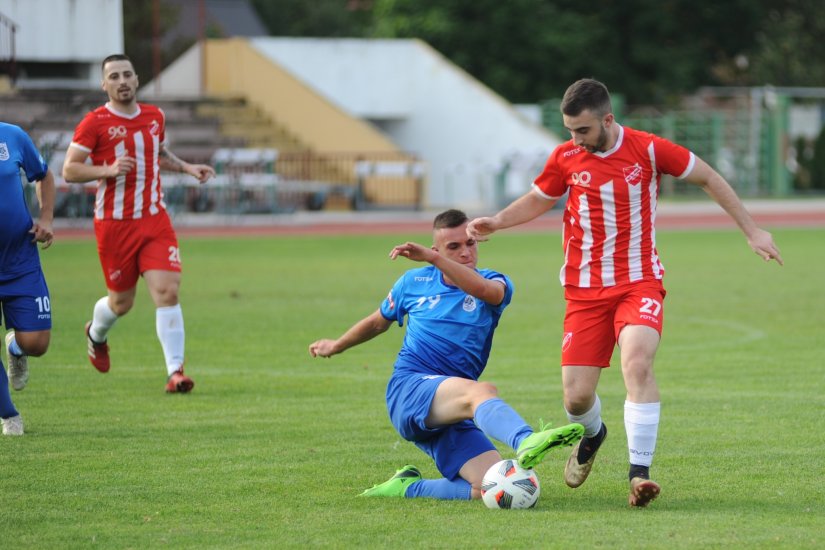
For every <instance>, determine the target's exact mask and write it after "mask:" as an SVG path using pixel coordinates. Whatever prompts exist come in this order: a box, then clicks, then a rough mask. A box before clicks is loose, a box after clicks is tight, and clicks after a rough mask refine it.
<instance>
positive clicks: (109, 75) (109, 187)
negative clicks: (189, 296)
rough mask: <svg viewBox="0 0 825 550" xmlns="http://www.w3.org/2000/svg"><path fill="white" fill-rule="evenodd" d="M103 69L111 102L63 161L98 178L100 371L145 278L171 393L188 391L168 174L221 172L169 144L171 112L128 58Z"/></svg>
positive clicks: (83, 125)
mask: <svg viewBox="0 0 825 550" xmlns="http://www.w3.org/2000/svg"><path fill="white" fill-rule="evenodd" d="M102 70H103V84H102V88H103V90H104V91H105V92H106V93H107V95H108V96H109V101H108V102H107V103H106V104H105V105H103V106H101V107H98V108H97V109H95V110H94V111H92V112H90V113H88V114H87V115H86V116H85V117H84V118H83V120H82V121H81V122H80V124H78V126H77V128H76V129H75V133H74V137H73V139H72V143H71V145H70V146H69V150H68V152H67V153H66V161H65V163H64V165H63V177H64V178H65V179H66V181H68V182H75V183H85V182H89V181H95V180H97V182H98V186H97V195H96V199H95V222H94V223H95V235H96V237H97V249H98V255H99V257H100V263H101V266H102V268H103V274H104V276H105V278H106V286H107V288H108V294H107V296H104V297H103V298H101V299H100V300H98V301H97V303H96V304H95V307H94V313H93V316H92V320H91V321H90V322H88V323H87V324H86V339H87V346H88V353H89V360H90V361H91V363H92V365H94V367H95V368H96V369H97V370H99V371H100V372H108V370H109V366H110V360H109V346H108V343H107V335H108V333H109V330H110V329H111V328H112V326H113V325H114V324H115V321H117V319H118V318H119V317H121V316H123V315H125V314H126V313H128V312H129V310H131V309H132V306H133V305H134V300H135V292H136V288H137V281H138V278H139V277H141V276H142V277H143V279H144V280H145V281H146V286H147V287H148V289H149V293H150V295H151V296H152V300H153V301H154V302H155V306H156V308H157V309H156V330H157V334H158V339H159V340H160V344H161V347H162V348H163V354H164V357H165V360H166V370H167V374H168V379H167V383H166V391H167V392H170V393H172V392H181V393H186V392H189V391H191V390H192V388H193V387H194V382H193V381H192V379H191V378H189V377H188V376H186V375H185V374H184V373H183V362H184V329H183V313H182V311H181V307H180V303H179V302H178V291H179V288H180V281H181V263H180V250H179V248H178V241H177V236H176V235H175V230H174V228H173V227H172V223H171V221H170V220H169V216H168V214H167V213H166V205H165V204H164V202H163V189H162V187H161V176H160V171H161V169H164V170H170V171H174V172H181V173H184V174H189V175H191V176H192V177H194V178H195V179H197V180H198V181H199V182H200V183H203V182H205V181H207V180H208V179H209V178H211V177H212V176H213V175H214V174H215V171H214V170H213V169H212V168H211V167H210V166H207V165H205V164H189V163H187V162H184V161H182V160H181V159H179V158H178V157H176V156H175V155H174V154H173V153H172V152H171V151H169V150H168V149H167V148H166V146H165V143H164V141H165V129H166V120H165V116H164V114H163V111H162V110H160V109H159V108H158V107H156V106H154V105H149V104H146V103H138V102H137V87H138V76H137V74H135V70H134V67H133V65H132V62H131V61H130V60H129V58H128V57H127V56H125V55H122V54H116V55H111V56H109V57H107V58H106V59H104V60H103V63H102ZM87 161H89V162H87Z"/></svg>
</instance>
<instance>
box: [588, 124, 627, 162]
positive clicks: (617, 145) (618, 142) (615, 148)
mask: <svg viewBox="0 0 825 550" xmlns="http://www.w3.org/2000/svg"><path fill="white" fill-rule="evenodd" d="M614 124H616V126H618V127H619V137H617V138H616V143H615V145H613V147H611V148H610V149H608V150H607V151H598V152H596V153H593V154H594V155H596V156H598V157H602V158H604V157H609V156H610V155H612V154H613V153H615V152H616V151H618V150H619V148H620V147H621V146H622V141H624V126H622V125H621V124H619V123H618V122H615V123H614Z"/></svg>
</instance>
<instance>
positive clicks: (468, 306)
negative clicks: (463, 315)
mask: <svg viewBox="0 0 825 550" xmlns="http://www.w3.org/2000/svg"><path fill="white" fill-rule="evenodd" d="M475 310H476V299H475V298H473V297H472V296H466V297H465V298H464V311H467V312H470V311H475Z"/></svg>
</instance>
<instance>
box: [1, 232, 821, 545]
mask: <svg viewBox="0 0 825 550" xmlns="http://www.w3.org/2000/svg"><path fill="white" fill-rule="evenodd" d="M774 235H775V238H776V240H777V243H778V244H779V246H780V248H781V249H782V253H783V256H784V259H785V262H786V265H785V267H782V268H780V267H778V266H777V265H775V264H764V263H763V262H762V261H761V260H760V259H759V258H757V257H756V256H755V255H754V254H753V253H752V252H750V250H749V249H748V247H747V245H746V243H745V242H744V239H743V238H742V237H741V235H740V234H739V233H736V232H733V231H721V232H667V231H662V232H660V234H659V249H660V252H661V256H662V259H663V262H664V264H665V267H666V269H667V275H666V277H665V283H666V288H667V290H668V297H667V300H666V302H665V311H666V321H665V338H664V340H663V342H662V346H661V348H660V351H659V354H658V358H657V364H656V373H657V378H658V381H659V384H660V387H661V391H662V395H663V405H662V424H661V426H660V432H659V441H658V447H657V457H656V460H655V462H654V467H653V470H652V474H653V477H654V478H655V479H656V480H657V481H658V482H660V483H661V485H662V494H661V496H660V498H659V499H658V500H657V501H655V502H654V503H653V505H652V506H651V507H649V508H647V509H629V508H628V507H627V504H626V499H627V477H626V476H627V464H626V463H627V450H626V442H625V438H624V427H623V420H622V403H623V400H624V390H623V385H622V381H621V374H620V370H619V368H618V365H617V364H616V362H615V361H614V366H613V367H612V368H611V369H610V370H608V371H607V372H605V373H604V375H603V376H602V382H601V385H600V388H599V393H600V396H601V399H602V403H603V409H604V419H605V421H606V423H607V424H608V426H609V428H611V433H610V437H609V438H608V440H607V442H606V443H605V446H604V447H603V449H602V451H601V452H600V454H599V459H598V460H597V462H596V466H595V468H594V472H593V474H592V476H591V478H590V479H589V480H588V482H587V483H586V484H585V485H584V486H582V487H581V488H580V489H577V490H575V491H574V490H571V489H568V488H567V487H566V486H565V485H564V482H563V480H562V477H561V473H562V469H563V465H564V462H565V461H566V459H567V454H568V450H567V449H564V450H562V451H560V452H557V453H556V454H555V455H551V456H549V457H548V458H547V459H546V460H545V462H544V463H542V464H541V465H540V466H539V467H538V468H537V472H538V474H539V477H540V479H541V483H542V495H541V499H540V501H539V503H538V506H537V508H535V509H533V510H527V511H492V510H488V509H486V508H485V507H484V506H483V504H481V502H478V501H475V502H439V501H433V500H403V499H398V500H395V499H389V500H386V499H384V500H380V499H361V498H357V497H356V495H357V494H358V493H359V492H361V491H362V490H363V489H364V488H366V487H369V486H371V485H372V484H373V483H377V482H380V481H383V480H384V479H386V478H387V477H388V476H390V475H391V474H392V473H393V472H394V471H395V469H396V468H398V467H399V466H401V465H403V464H406V463H413V464H416V465H418V466H419V467H420V468H421V470H422V472H423V473H424V474H425V476H428V477H433V476H435V475H436V474H437V472H436V470H435V468H434V466H433V465H432V464H431V462H430V461H429V459H428V458H427V457H426V456H425V455H424V454H423V453H421V452H420V451H419V450H418V449H417V448H415V446H414V445H412V444H410V443H407V442H405V441H402V440H401V439H400V438H399V437H398V436H397V435H396V433H395V431H394V430H393V428H392V426H391V425H390V423H389V420H388V419H387V415H386V410H385V406H384V389H385V384H386V380H387V378H388V376H389V374H390V371H391V369H392V363H393V360H394V357H395V353H396V352H397V350H398V347H399V345H400V342H401V338H402V335H403V330H402V329H399V328H397V327H395V328H393V329H391V330H390V331H389V332H388V333H387V334H385V335H383V336H382V337H379V338H377V339H376V340H373V341H371V342H368V343H366V344H364V345H362V346H360V347H358V348H354V349H352V350H350V351H349V352H347V353H345V354H343V355H339V356H336V357H334V358H332V359H326V360H322V359H312V358H310V357H309V355H308V353H307V346H308V344H309V343H310V342H311V341H313V340H315V339H317V338H320V337H337V336H338V335H339V334H340V333H341V332H342V331H344V330H345V329H346V328H348V327H349V326H350V324H351V323H353V322H354V321H356V320H358V319H360V318H361V317H363V316H365V315H367V314H368V313H370V312H372V311H374V310H375V308H377V307H378V305H379V303H380V301H381V300H382V299H383V298H384V296H385V295H386V292H387V290H388V289H389V288H390V286H391V284H392V283H393V282H394V281H395V279H396V278H397V276H398V275H399V274H400V273H401V272H402V271H403V270H405V269H408V268H410V267H412V266H413V264H412V263H410V262H409V261H407V260H398V261H395V262H391V261H390V260H389V259H388V258H387V254H388V252H389V249H390V248H391V246H392V245H394V244H396V243H398V242H402V241H404V240H408V239H417V240H420V241H422V242H429V236H428V235H423V234H418V235H390V236H377V235H371V236H358V237H349V236H347V237H341V236H338V237H288V238H285V237H267V238H264V237H259V238H243V239H237V238H231V239H230V238H223V239H205V238H204V239H191V238H190V239H184V240H183V241H182V251H183V259H184V266H185V276H184V286H183V289H182V303H183V307H184V315H185V319H186V335H187V372H188V373H189V374H190V375H191V376H192V377H193V378H194V379H195V381H196V384H197V385H196V387H195V390H194V392H193V393H192V394H190V395H166V394H165V393H164V392H163V385H164V382H165V369H164V367H163V362H162V354H161V351H160V347H159V345H158V343H157V339H156V336H155V328H154V310H153V307H152V306H151V303H150V300H149V297H148V294H147V293H146V290H145V287H144V286H143V284H142V283H141V286H140V289H139V295H138V300H137V304H136V306H135V309H134V310H133V311H132V312H131V313H130V314H129V315H128V316H127V317H125V318H124V319H122V320H121V321H120V322H119V324H118V325H117V326H116V328H115V329H114V331H113V332H112V333H111V335H110V344H111V346H112V365H113V366H112V370H111V371H110V372H109V373H108V374H106V375H102V374H99V373H98V372H97V371H95V370H94V369H93V368H92V367H91V366H90V365H89V364H88V361H87V360H86V357H85V342H84V338H83V323H84V322H85V321H86V320H87V319H88V318H89V317H90V315H91V308H92V305H93V303H94V301H95V300H96V299H97V298H98V297H100V296H101V295H102V294H103V292H104V288H103V281H102V276H101V274H100V269H99V266H98V263H97V256H96V252H95V245H94V242H93V241H75V242H69V241H58V242H57V243H56V244H55V245H54V246H53V247H52V248H51V249H49V250H47V251H45V252H44V253H43V254H42V258H43V261H44V268H45V271H46V276H47V278H48V281H49V286H50V289H51V294H52V304H53V313H54V329H53V335H52V346H51V349H50V350H49V353H48V354H47V355H46V356H45V357H43V358H40V359H32V360H30V365H31V371H32V372H31V378H30V381H29V385H28V387H27V388H26V389H25V390H24V391H22V392H14V395H13V399H14V401H15V404H16V405H17V407H18V409H19V410H20V411H21V413H22V415H23V418H24V420H25V422H26V432H27V433H26V435H25V436H24V437H20V438H12V437H4V438H3V437H0V460H1V461H2V467H0V502H2V513H3V518H2V526H0V547H2V548H4V549H10V550H11V549H14V550H18V549H23V548H37V549H45V548H96V547H99V548H138V549H142V548H160V547H171V548H285V547H303V548H324V547H325V548H333V547H334V548H354V547H366V548H407V547H426V548H476V547H482V548H576V547H579V548H611V549H613V548H632V549H639V548H697V547H703V548H732V547H748V548H821V547H823V546H825V531H824V530H823V525H825V492H824V491H823V481H822V480H823V474H825V466H823V464H825V463H824V462H823V458H822V457H823V456H825V433H823V429H822V421H823V417H825V412H823V411H825V397H823V391H822V389H823V365H824V364H825V359H823V357H825V353H823V352H825V290H823V282H825V230H821V229H817V230H790V229H785V230H777V231H775V232H774ZM559 242H560V237H559V235H558V234H556V233H553V234H532V233H515V232H513V233H505V234H501V235H497V236H496V237H495V238H494V239H493V240H492V241H490V242H489V243H485V244H484V245H482V249H481V262H480V266H481V267H491V268H496V269H498V270H500V271H503V272H505V273H507V274H509V275H510V276H511V277H512V278H513V281H514V283H515V285H516V294H515V296H514V301H513V304H512V305H511V307H510V308H508V310H507V312H506V313H505V314H504V317H503V318H502V322H501V325H500V328H499V331H498V333H497V335H496V340H495V343H494V346H493V353H492V355H491V360H490V364H489V367H488V368H487V371H486V372H485V376H484V378H485V379H487V380H490V381H493V382H495V383H496V384H497V385H498V387H499V390H500V393H501V395H502V397H503V398H505V399H506V400H508V401H509V402H510V403H511V404H512V405H514V406H515V407H516V409H518V410H519V411H520V412H521V413H522V415H523V416H524V417H525V418H526V419H528V421H531V422H534V423H538V419H539V418H543V419H544V420H545V421H552V422H554V423H556V424H559V423H566V418H565V417H564V415H563V410H562V406H561V388H560V372H559V367H558V362H559V341H560V335H561V317H562V312H563V307H564V304H563V300H562V291H561V288H560V287H559V284H558V278H557V273H558V268H559V266H560V262H561V251H560V246H559ZM4 360H5V355H4ZM501 449H502V452H503V453H505V456H510V455H512V452H510V451H509V450H508V449H505V448H504V447H501Z"/></svg>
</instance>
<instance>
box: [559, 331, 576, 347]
mask: <svg viewBox="0 0 825 550" xmlns="http://www.w3.org/2000/svg"><path fill="white" fill-rule="evenodd" d="M571 343H573V333H572V332H565V333H564V338H562V341H561V350H562V351H567V348H569V347H570V344H571Z"/></svg>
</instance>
